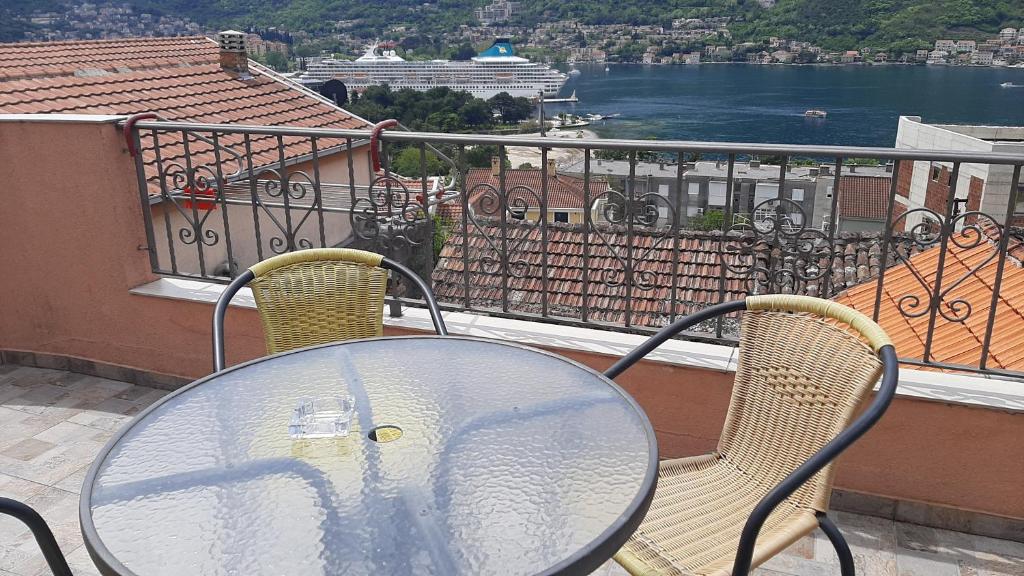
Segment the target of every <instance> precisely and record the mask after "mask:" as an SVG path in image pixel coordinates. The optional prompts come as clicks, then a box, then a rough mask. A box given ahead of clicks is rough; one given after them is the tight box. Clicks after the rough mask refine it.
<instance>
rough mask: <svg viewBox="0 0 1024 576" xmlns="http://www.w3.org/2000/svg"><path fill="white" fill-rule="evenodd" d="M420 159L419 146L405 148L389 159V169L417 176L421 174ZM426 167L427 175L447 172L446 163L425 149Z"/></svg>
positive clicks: (403, 174)
mask: <svg viewBox="0 0 1024 576" xmlns="http://www.w3.org/2000/svg"><path fill="white" fill-rule="evenodd" d="M420 160H421V159H420V149H419V147H417V146H414V147H410V148H405V149H404V150H402V151H400V152H399V153H398V154H396V155H395V157H394V159H392V160H391V171H392V172H395V173H397V174H401V175H402V176H408V177H409V178H419V177H420V176H422V174H423V167H422V166H421V164H420ZM426 168H427V176H428V177H430V176H443V175H445V174H447V173H448V165H447V164H445V163H444V162H442V161H441V159H440V158H438V157H437V154H434V153H433V152H431V151H430V150H427V151H426Z"/></svg>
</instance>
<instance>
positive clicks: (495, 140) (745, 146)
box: [135, 120, 1024, 164]
mask: <svg viewBox="0 0 1024 576" xmlns="http://www.w3.org/2000/svg"><path fill="white" fill-rule="evenodd" d="M135 126H136V127H137V128H140V129H155V130H186V131H191V132H223V133H227V134H264V135H275V136H300V137H309V136H316V137H318V138H354V139H355V138H358V139H369V138H370V136H371V131H370V130H349V129H334V128H298V127H290V126H247V125H238V124H193V123H188V122H156V121H147V120H143V121H139V122H137V123H135ZM381 140H387V141H392V142H417V143H419V142H424V143H441V144H462V145H483V144H500V145H502V146H525V147H533V148H571V149H579V150H582V149H586V148H590V149H597V150H637V151H649V152H711V153H721V154H740V155H742V154H750V155H789V156H811V157H815V156H817V157H830V158H836V157H842V158H871V159H878V160H922V161H939V162H966V163H976V164H1020V163H1022V162H1024V154H1014V153H1005V152H970V151H955V150H918V149H904V148H879V147H860V146H813V145H805V144H757V143H734V142H702V141H689V140H620V139H583V138H564V139H557V140H555V139H552V138H538V137H520V136H494V135H480V134H443V133H437V132H402V131H395V130H392V131H386V132H384V133H383V134H382V135H381Z"/></svg>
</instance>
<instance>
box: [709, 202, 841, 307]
mask: <svg viewBox="0 0 1024 576" xmlns="http://www.w3.org/2000/svg"><path fill="white" fill-rule="evenodd" d="M754 215H755V217H754V220H753V222H752V223H749V224H748V223H746V222H743V221H739V222H736V223H734V224H733V225H732V226H731V227H730V228H729V230H728V231H727V232H726V233H725V234H723V235H722V237H721V240H720V241H719V259H720V262H721V265H722V266H724V267H725V268H726V270H728V271H729V272H732V273H733V274H736V275H738V276H740V277H743V278H746V279H747V283H748V287H747V290H748V292H750V293H751V294H770V293H783V294H793V293H804V292H806V289H807V286H808V285H812V284H813V285H820V284H822V283H823V280H824V279H825V276H826V275H827V274H828V273H829V270H830V269H831V261H832V257H833V254H834V251H835V245H834V242H833V241H832V240H830V239H829V236H828V234H826V233H825V232H822V231H821V230H818V229H815V228H808V227H807V218H806V217H805V216H806V215H805V214H804V211H803V208H801V206H800V204H799V203H797V202H794V201H792V200H789V199H786V198H773V199H770V200H765V201H764V202H761V203H759V204H758V205H757V206H755V207H754ZM819 293H820V291H819Z"/></svg>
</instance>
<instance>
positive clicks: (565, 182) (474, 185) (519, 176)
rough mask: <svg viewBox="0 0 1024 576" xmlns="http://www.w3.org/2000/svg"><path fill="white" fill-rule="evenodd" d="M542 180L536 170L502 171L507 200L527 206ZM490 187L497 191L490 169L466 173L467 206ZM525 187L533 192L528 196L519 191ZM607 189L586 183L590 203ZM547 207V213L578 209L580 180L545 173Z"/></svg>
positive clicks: (580, 206)
mask: <svg viewBox="0 0 1024 576" xmlns="http://www.w3.org/2000/svg"><path fill="white" fill-rule="evenodd" d="M543 182H544V181H543V179H542V178H541V170H540V169H539V168H509V169H508V170H505V190H507V191H508V194H509V201H510V202H514V201H515V200H521V201H523V202H525V203H526V204H527V205H529V206H538V205H539V202H540V198H541V191H542V190H543ZM487 184H489V185H491V186H493V187H494V188H497V189H500V188H501V186H500V180H499V179H498V176H495V175H494V174H492V173H491V169H490V168H473V169H471V170H470V171H469V172H468V173H467V174H466V189H467V190H469V191H470V195H471V197H470V204H472V205H476V204H477V203H478V201H479V199H480V198H481V197H482V196H483V195H484V194H485V192H484V190H483V189H482V188H484V185H487ZM524 187H525V188H529V189H530V190H532V191H533V192H534V193H536V197H534V196H533V194H530V193H529V192H527V191H526V190H524V189H523V188H524ZM607 190H608V183H607V182H605V181H602V180H591V181H590V198H591V201H593V200H595V199H597V197H598V196H599V195H601V194H604V193H605V192H606V191H607ZM547 195H548V196H547V200H548V201H547V206H548V209H549V210H569V209H578V210H582V209H583V208H584V206H583V179H582V178H577V177H575V176H566V175H564V174H558V173H556V172H548V186H547Z"/></svg>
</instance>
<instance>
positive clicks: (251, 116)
mask: <svg viewBox="0 0 1024 576" xmlns="http://www.w3.org/2000/svg"><path fill="white" fill-rule="evenodd" d="M250 71H251V74H252V78H251V79H247V80H242V79H239V78H236V77H234V76H232V75H231V74H229V73H227V72H225V71H223V70H222V69H221V67H220V64H219V48H218V46H217V44H216V43H215V42H213V41H212V40H209V39H207V38H202V37H198V36H197V37H176V38H129V39H118V40H98V41H74V42H37V43H15V44H0V113H18V114H57V113H59V114H115V115H128V114H135V113H139V112H155V113H157V114H159V115H160V116H161V117H163V118H165V119H168V120H176V121H187V122H200V123H230V124H250V125H268V126H280V125H288V126H298V127H310V128H349V129H351V128H366V127H368V126H369V123H367V122H366V121H365V120H363V119H361V118H358V117H356V116H354V115H352V114H350V113H349V112H347V111H345V110H343V109H341V108H338V107H337V106H335V105H333V104H331V103H329V102H327V101H326V100H323V99H321V98H319V97H317V96H315V95H313V94H311V93H309V92H306V91H305V90H303V89H301V88H299V87H297V86H294V85H292V84H289V83H287V82H285V81H281V80H278V79H276V78H274V77H272V76H270V75H268V74H265V73H263V72H261V71H260V70H258V69H251V70H250ZM151 138H152V136H151V134H144V136H143V151H144V156H143V157H144V159H145V161H146V163H147V165H148V166H149V167H150V168H151V173H155V172H153V170H155V166H154V164H155V153H154V150H153V145H152V142H151ZM250 141H251V142H250V144H251V146H252V154H253V163H254V166H261V165H268V164H272V163H274V162H277V161H278V160H279V156H278V152H277V140H276V138H274V137H269V136H252V137H251V138H250ZM221 142H222V144H224V145H226V146H235V147H238V148H239V149H241V148H243V147H244V146H243V138H242V137H241V136H237V135H224V136H222V137H221ZM282 143H283V144H284V146H285V158H286V159H292V158H296V157H299V156H303V155H307V154H311V153H312V145H311V143H310V141H309V139H308V138H300V137H285V138H283V139H282ZM342 143H343V142H341V141H338V140H327V139H323V140H320V141H318V148H319V149H320V150H326V149H328V148H330V147H332V146H337V145H339V144H342ZM189 145H190V152H191V154H192V156H193V161H194V162H196V163H210V162H212V147H211V146H209V145H208V144H206V143H204V142H200V141H190V143H189ZM160 149H161V150H160V151H161V161H162V163H163V164H168V163H172V162H175V161H180V162H183V160H184V144H183V143H182V141H181V137H180V135H177V134H161V136H160ZM222 161H223V159H222Z"/></svg>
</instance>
